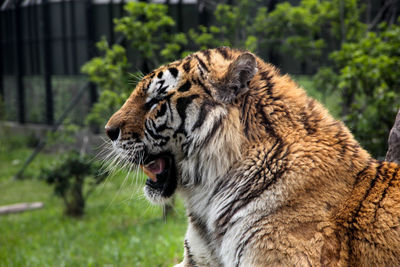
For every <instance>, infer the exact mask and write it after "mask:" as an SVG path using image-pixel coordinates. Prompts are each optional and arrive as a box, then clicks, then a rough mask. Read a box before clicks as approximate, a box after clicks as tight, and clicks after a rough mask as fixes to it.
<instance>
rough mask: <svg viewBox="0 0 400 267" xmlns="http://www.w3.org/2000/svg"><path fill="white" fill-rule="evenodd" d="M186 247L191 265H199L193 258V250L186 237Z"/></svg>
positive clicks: (193, 266)
mask: <svg viewBox="0 0 400 267" xmlns="http://www.w3.org/2000/svg"><path fill="white" fill-rule="evenodd" d="M184 247H185V250H186V257H187V259H188V261H189V266H190V267H197V264H196V262H195V261H194V259H193V254H192V251H191V250H190V247H189V243H188V241H187V240H186V239H185V242H184Z"/></svg>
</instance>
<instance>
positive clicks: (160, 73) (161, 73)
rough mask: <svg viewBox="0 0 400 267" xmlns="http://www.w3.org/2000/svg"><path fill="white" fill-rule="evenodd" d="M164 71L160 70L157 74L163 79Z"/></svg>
mask: <svg viewBox="0 0 400 267" xmlns="http://www.w3.org/2000/svg"><path fill="white" fill-rule="evenodd" d="M163 74H164V73H163V72H162V71H160V72H159V73H158V74H157V78H159V79H161V78H162V76H163Z"/></svg>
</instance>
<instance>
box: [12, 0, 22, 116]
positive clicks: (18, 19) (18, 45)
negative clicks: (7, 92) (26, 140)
mask: <svg viewBox="0 0 400 267" xmlns="http://www.w3.org/2000/svg"><path fill="white" fill-rule="evenodd" d="M13 18H14V25H15V27H16V35H15V40H14V41H15V50H14V53H15V58H16V63H17V64H16V65H17V71H16V77H15V78H16V80H17V98H18V100H17V105H18V122H19V123H21V124H23V123H25V90H24V81H23V77H24V67H23V66H24V62H23V59H24V55H23V49H22V38H21V37H22V16H21V7H20V2H19V1H17V2H16V3H15V5H14V16H13Z"/></svg>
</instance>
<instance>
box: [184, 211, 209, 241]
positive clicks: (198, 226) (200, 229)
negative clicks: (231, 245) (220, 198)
mask: <svg viewBox="0 0 400 267" xmlns="http://www.w3.org/2000/svg"><path fill="white" fill-rule="evenodd" d="M188 217H189V221H190V222H191V223H192V226H193V228H194V230H196V231H197V233H198V234H199V236H200V237H201V238H203V239H204V241H205V243H206V244H210V243H211V234H210V232H209V231H208V228H207V225H206V223H205V222H203V220H202V219H201V218H200V216H198V215H196V214H195V213H190V214H189V216H188Z"/></svg>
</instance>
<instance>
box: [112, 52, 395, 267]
mask: <svg viewBox="0 0 400 267" xmlns="http://www.w3.org/2000/svg"><path fill="white" fill-rule="evenodd" d="M106 132H107V134H108V136H109V137H110V139H111V143H112V146H113V149H114V155H115V157H118V158H119V159H118V160H116V162H120V161H122V162H127V163H128V164H136V165H140V166H141V167H142V168H143V170H144V171H145V173H146V174H148V176H149V179H148V180H147V181H146V185H145V188H144V192H145V195H146V197H147V198H148V199H149V200H150V201H151V202H153V203H165V201H168V199H169V198H170V197H171V196H173V195H174V194H175V193H177V194H179V195H180V196H181V197H182V198H183V200H184V202H185V207H186V211H187V215H188V230H187V233H186V236H185V241H184V244H183V245H184V251H185V253H184V259H183V261H182V263H181V264H179V266H185V267H189V266H400V228H399V227H400V186H399V181H400V175H399V166H398V165H397V164H395V163H388V162H382V161H377V160H375V159H373V158H371V156H370V155H369V154H368V152H366V151H365V150H364V149H363V148H362V147H361V146H360V145H359V143H358V142H357V141H356V140H355V139H354V137H353V135H352V134H351V133H350V131H349V130H348V128H347V127H346V126H345V125H344V124H343V123H342V122H340V121H338V120H335V119H334V118H333V117H332V116H331V115H329V113H328V112H327V110H326V109H325V108H324V107H322V105H321V104H320V103H318V102H317V101H316V100H314V99H312V98H310V97H308V96H307V95H306V93H305V92H304V90H303V89H302V88H300V87H299V86H298V85H297V84H296V83H295V82H294V81H292V80H291V79H290V77H289V76H287V75H281V74H280V73H279V71H278V70H277V69H276V68H275V67H274V66H272V65H270V64H268V63H265V62H264V61H263V60H262V59H260V58H259V57H257V56H255V55H254V54H252V53H250V52H248V51H242V50H235V49H231V48H227V47H220V48H216V49H209V50H203V51H199V52H196V53H194V54H192V55H189V56H187V57H186V58H184V59H182V60H178V61H175V62H172V63H170V64H167V65H164V66H161V67H160V68H158V69H156V70H154V71H153V72H151V73H150V74H148V75H146V76H145V77H143V79H142V80H141V81H140V82H139V83H138V85H137V86H136V88H135V89H134V90H133V92H132V94H131V96H130V97H129V98H128V99H127V101H126V103H125V104H124V105H123V106H122V107H121V108H120V110H119V111H117V112H116V113H115V114H114V115H113V116H112V117H111V118H110V120H109V122H108V123H107V126H106Z"/></svg>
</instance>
